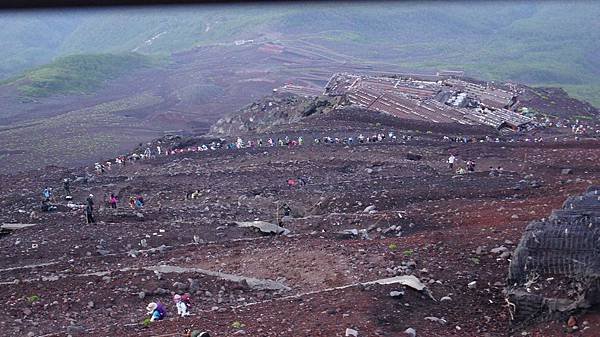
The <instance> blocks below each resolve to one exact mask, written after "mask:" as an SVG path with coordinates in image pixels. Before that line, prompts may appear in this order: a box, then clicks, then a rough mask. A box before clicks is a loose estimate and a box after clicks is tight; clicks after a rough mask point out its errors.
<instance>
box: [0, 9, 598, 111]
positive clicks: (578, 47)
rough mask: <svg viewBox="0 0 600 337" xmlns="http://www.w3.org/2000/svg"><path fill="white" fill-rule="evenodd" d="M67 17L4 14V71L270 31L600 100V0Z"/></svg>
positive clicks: (0, 71)
mask: <svg viewBox="0 0 600 337" xmlns="http://www.w3.org/2000/svg"><path fill="white" fill-rule="evenodd" d="M9 14H10V13H9ZM60 14H61V15H58V14H57V13H52V15H50V16H48V14H47V13H38V14H36V15H31V16H27V15H25V14H22V15H21V14H20V15H21V16H20V17H18V18H17V19H13V18H11V16H10V15H6V14H5V15H0V26H2V27H6V28H5V29H3V30H2V31H1V32H0V47H3V48H0V77H6V76H7V75H15V74H17V73H18V72H19V70H20V69H22V68H23V67H25V66H26V64H30V65H35V64H39V63H40V62H43V60H46V62H48V61H50V60H51V59H53V58H54V57H56V56H60V55H69V54H81V53H84V54H87V53H106V52H109V53H122V52H132V51H135V52H138V53H142V54H149V55H151V54H156V53H172V52H176V51H181V50H186V49H189V48H192V47H194V46H199V45H206V44H213V43H223V42H232V41H234V40H236V39H244V38H254V39H256V38H260V37H265V38H268V39H279V40H283V41H285V40H293V39H304V40H310V41H311V42H313V43H317V44H321V45H323V46H326V47H328V48H332V49H334V50H336V51H338V52H340V53H344V54H346V55H349V56H353V57H357V58H363V59H369V60H374V61H381V62H388V63H395V64H398V65H401V66H404V67H410V68H416V69H428V70H432V69H438V68H462V69H464V70H466V71H467V72H468V73H469V74H470V75H473V76H481V77H483V78H486V79H490V80H515V81H521V82H525V83H527V84H531V85H553V86H564V87H565V88H566V89H567V90H568V91H569V92H570V93H571V94H574V95H578V97H584V98H586V99H587V100H589V101H591V102H594V103H595V104H596V105H599V106H600V98H599V97H600V91H599V89H598V88H600V61H599V60H600V58H598V57H597V55H598V53H599V52H600V45H599V44H598V41H600V20H598V19H597V18H598V17H600V3H599V2H593V1H575V2H558V1H544V2H536V1H531V2H485V1H484V2H451V3H450V2H449V3H446V2H438V1H436V2H424V3H416V2H398V3H395V2H369V3H357V4H337V3H327V4H317V3H309V4H285V5H264V4H253V5H242V4H237V5H218V6H216V5H215V6H201V7H166V8H148V9H122V8H119V9H103V10H94V11H75V10H73V11H69V12H66V13H60ZM46 17H48V18H49V20H48V21H44V20H42V19H41V18H46Z"/></svg>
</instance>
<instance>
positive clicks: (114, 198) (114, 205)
mask: <svg viewBox="0 0 600 337" xmlns="http://www.w3.org/2000/svg"><path fill="white" fill-rule="evenodd" d="M118 201H119V198H118V197H117V196H116V195H114V194H113V193H111V194H110V199H109V200H108V204H109V205H110V208H114V209H116V208H117V202H118Z"/></svg>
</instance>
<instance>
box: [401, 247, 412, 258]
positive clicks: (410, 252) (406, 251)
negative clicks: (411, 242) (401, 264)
mask: <svg viewBox="0 0 600 337" xmlns="http://www.w3.org/2000/svg"><path fill="white" fill-rule="evenodd" d="M414 253H415V252H414V251H413V250H412V249H407V250H405V251H403V252H402V254H404V256H406V257H411V256H413V254H414Z"/></svg>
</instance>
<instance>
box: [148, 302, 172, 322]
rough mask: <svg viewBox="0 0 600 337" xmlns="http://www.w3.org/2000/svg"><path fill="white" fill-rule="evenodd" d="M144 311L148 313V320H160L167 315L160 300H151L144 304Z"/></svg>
mask: <svg viewBox="0 0 600 337" xmlns="http://www.w3.org/2000/svg"><path fill="white" fill-rule="evenodd" d="M146 311H147V312H148V315H150V322H155V321H160V320H161V319H163V318H165V317H166V316H167V309H165V306H164V305H163V304H162V303H160V302H151V303H148V306H146Z"/></svg>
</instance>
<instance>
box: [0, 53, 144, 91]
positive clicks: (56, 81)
mask: <svg viewBox="0 0 600 337" xmlns="http://www.w3.org/2000/svg"><path fill="white" fill-rule="evenodd" d="M153 64H156V61H155V60H154V59H152V58H150V57H148V56H144V55H140V54H135V53H131V54H123V55H113V54H93V55H72V56H66V57H62V58H59V59H57V60H56V61H54V62H52V63H50V64H47V65H44V66H41V67H39V68H36V69H34V70H31V71H29V72H27V73H25V74H24V75H23V76H20V77H18V78H16V79H14V80H12V81H8V82H9V83H14V84H16V85H17V86H18V88H19V91H20V92H21V93H22V94H23V95H24V96H27V97H42V96H49V95H54V94H73V93H88V92H90V91H92V90H94V89H97V88H98V87H100V86H101V85H102V83H103V82H104V81H106V80H109V79H112V78H115V77H117V76H120V75H122V74H124V73H126V72H129V71H131V70H134V69H139V68H142V67H148V66H151V65H153Z"/></svg>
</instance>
